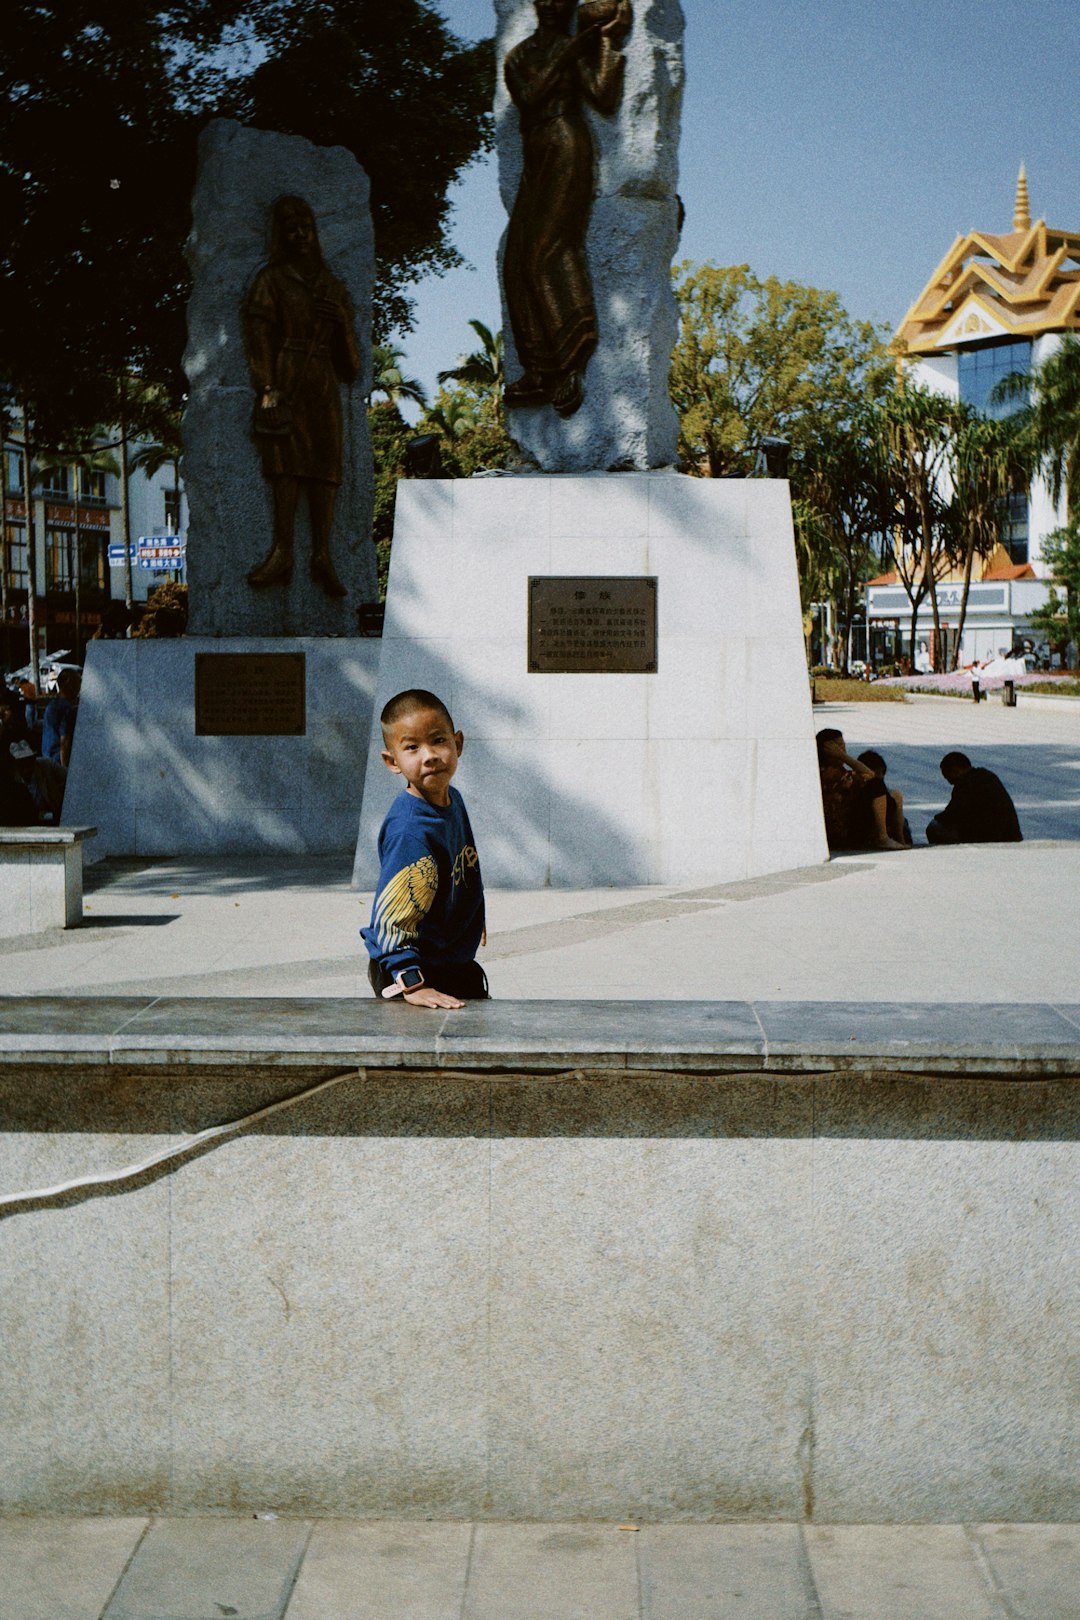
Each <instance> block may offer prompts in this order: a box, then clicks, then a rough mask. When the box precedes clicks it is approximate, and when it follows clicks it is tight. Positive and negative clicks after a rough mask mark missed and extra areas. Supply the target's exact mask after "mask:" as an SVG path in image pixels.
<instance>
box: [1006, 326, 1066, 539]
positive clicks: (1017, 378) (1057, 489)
mask: <svg viewBox="0 0 1080 1620" xmlns="http://www.w3.org/2000/svg"><path fill="white" fill-rule="evenodd" d="M991 397H992V399H993V400H994V402H995V403H1002V404H1005V403H1010V402H1016V403H1018V404H1019V405H1020V409H1019V410H1017V411H1016V412H1015V414H1014V415H1013V416H1011V417H1010V418H1009V420H1010V422H1011V423H1012V425H1013V428H1014V431H1015V433H1016V435H1017V438H1018V440H1019V442H1020V445H1021V447H1022V448H1023V447H1026V449H1027V452H1028V455H1029V457H1030V459H1031V465H1032V471H1036V470H1040V469H1041V470H1042V472H1043V473H1044V474H1045V477H1046V481H1047V484H1048V486H1049V489H1050V498H1051V500H1053V501H1054V502H1055V504H1056V503H1057V502H1058V501H1059V500H1060V499H1061V496H1062V493H1063V492H1065V493H1066V494H1067V502H1068V506H1067V511H1068V517H1069V519H1070V520H1075V519H1076V518H1078V517H1080V337H1077V335H1076V334H1075V333H1073V332H1066V333H1065V334H1064V336H1063V337H1062V339H1061V345H1060V347H1059V348H1058V349H1056V350H1055V351H1054V353H1053V354H1050V355H1048V356H1047V357H1046V359H1045V360H1044V361H1043V362H1042V363H1041V365H1038V366H1036V367H1035V369H1034V370H1033V371H1031V372H1030V373H1025V372H1017V371H1014V372H1013V373H1012V375H1011V376H1008V377H1006V378H1004V380H1003V381H1002V382H1000V383H999V384H998V385H997V387H996V388H995V390H994V393H993V395H992V396H991Z"/></svg>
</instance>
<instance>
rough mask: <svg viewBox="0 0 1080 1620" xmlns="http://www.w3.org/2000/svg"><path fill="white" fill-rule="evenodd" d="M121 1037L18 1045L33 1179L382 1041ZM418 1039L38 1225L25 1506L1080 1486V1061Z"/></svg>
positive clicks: (970, 1515) (9, 1238)
mask: <svg viewBox="0 0 1080 1620" xmlns="http://www.w3.org/2000/svg"><path fill="white" fill-rule="evenodd" d="M175 1010H176V1009H175V1006H174V1009H173V1011H174V1014H175ZM120 1012H121V1009H119V1008H109V1007H107V1006H106V1005H105V1004H104V1003H102V1004H101V1006H100V1012H99V1014H95V1016H99V1017H100V1018H107V1017H110V1016H111V1017H113V1018H114V1020H119V1021H120V1022H121V1023H122V1022H123V1020H120V1019H119V1015H120ZM348 1012H349V1009H345V1010H343V1011H342V1012H341V1013H339V1014H338V1018H339V1020H340V1027H341V1036H342V1042H343V1046H347V1044H348V1035H347V1026H348V1017H347V1016H346V1015H347V1013H348ZM256 1014H257V1008H255V1007H251V1006H249V1007H248V1009H247V1015H246V1016H248V1017H249V1022H250V1023H251V1028H252V1030H254V1029H255V1027H256V1025H255V1023H254V1022H251V1020H252V1019H254V1018H255V1017H256ZM124 1016H125V1017H126V1016H127V1015H126V1014H125V1015H124ZM146 1016H147V1018H148V1020H149V1027H150V1028H151V1029H153V1028H154V1027H155V1022H156V1023H157V1024H158V1025H159V1026H160V1027H161V1028H164V1024H162V1022H161V1020H162V1018H163V1016H164V1013H163V1009H161V1008H148V1009H147V1014H146ZM376 1016H378V1017H380V1018H381V1012H380V1009H378V1008H376V1009H375V1010H374V1012H373V1013H371V1015H370V1017H371V1018H372V1019H374V1018H376ZM192 1017H197V1014H195V1013H193V1014H192ZM283 1017H284V1014H283V1012H282V1010H281V1009H278V1008H276V1006H273V1005H270V1006H268V1007H267V1009H266V1019H267V1020H269V1023H266V1022H265V1021H264V1024H263V1026H261V1028H262V1029H263V1030H268V1029H272V1028H275V1027H278V1026H276V1025H275V1024H274V1019H275V1018H278V1024H279V1025H280V1029H281V1031H282V1039H283V1040H286V1039H290V1038H291V1039H294V1040H295V1039H296V1037H293V1036H290V1035H289V1033H288V1031H289V1030H290V1029H293V1030H295V1029H297V1028H303V1027H304V1026H303V1024H302V1021H301V1023H300V1024H297V1021H296V1018H295V1016H294V1018H293V1021H292V1024H291V1025H290V1024H289V1022H288V1020H286V1021H285V1022H281V1018H283ZM41 1027H42V1029H43V1030H44V1029H45V1025H44V1024H43V1025H42V1026H41ZM413 1038H414V1039H419V1040H420V1041H422V1040H423V1039H424V1031H423V1029H420V1030H419V1031H418V1033H417V1035H416V1036H414V1037H413ZM46 1039H47V1037H46V1036H44V1035H42V1037H41V1038H40V1040H39V1046H40V1044H41V1041H45V1040H46ZM9 1044H10V1043H9ZM92 1045H93V1042H92V1040H90V1038H89V1037H85V1038H84V1050H83V1053H82V1056H81V1057H80V1056H79V1054H78V1052H77V1051H76V1050H74V1049H73V1050H72V1052H71V1053H70V1054H69V1056H68V1057H67V1059H66V1060H64V1061H61V1062H60V1063H59V1064H58V1065H55V1066H52V1067H50V1066H49V1065H42V1063H41V1062H40V1061H29V1062H28V1061H27V1060H26V1059H23V1060H19V1059H18V1058H17V1057H16V1056H15V1055H14V1054H13V1053H12V1052H11V1051H10V1050H9V1051H8V1055H7V1057H6V1059H5V1060H4V1064H3V1068H2V1070H0V1121H2V1134H0V1192H11V1191H15V1190H18V1189H27V1188H32V1187H35V1186H40V1185H43V1184H47V1183H52V1182H56V1181H59V1180H62V1179H64V1178H67V1177H70V1176H73V1175H75V1174H78V1173H83V1172H86V1171H88V1170H90V1169H107V1168H112V1167H117V1166H120V1165H122V1164H126V1163H129V1162H131V1161H133V1160H135V1159H138V1158H139V1157H140V1156H142V1155H146V1154H148V1153H150V1152H152V1151H153V1150H155V1149H159V1148H161V1147H163V1146H165V1145H166V1144H167V1143H168V1142H169V1141H170V1140H173V1141H176V1140H179V1139H180V1138H181V1137H182V1136H183V1135H184V1134H185V1133H188V1132H193V1131H195V1130H197V1129H200V1128H202V1127H204V1126H206V1125H208V1124H210V1123H216V1122H220V1121H224V1120H228V1119H233V1118H236V1117H237V1116H239V1115H242V1114H244V1113H247V1112H249V1111H251V1110H253V1109H255V1108H258V1107H260V1106H262V1105H264V1104H266V1103H267V1102H268V1101H270V1100H271V1099H275V1098H278V1097H281V1096H283V1095H286V1094H288V1093H290V1092H296V1091H300V1090H302V1089H304V1087H305V1086H307V1085H310V1084H312V1083H313V1082H314V1081H316V1080H319V1079H322V1078H326V1077H328V1076H330V1075H333V1074H334V1073H335V1072H341V1069H347V1068H348V1063H347V1062H346V1061H345V1060H344V1058H343V1059H342V1065H341V1068H337V1067H336V1066H335V1064H334V1062H333V1061H332V1059H330V1058H328V1057H327V1056H326V1055H325V1054H324V1055H323V1056H322V1057H321V1058H320V1059H318V1060H317V1061H316V1060H315V1059H312V1060H311V1062H310V1064H309V1066H308V1068H307V1069H306V1070H305V1071H303V1072H301V1071H300V1070H299V1069H297V1068H295V1067H293V1068H290V1069H288V1070H283V1069H281V1068H280V1067H277V1066H275V1065H274V1064H273V1063H272V1062H270V1061H268V1060H265V1059H264V1060H262V1061H260V1062H259V1063H257V1064H252V1065H251V1066H249V1067H247V1068H245V1067H243V1066H242V1065H241V1064H240V1063H239V1061H238V1060H235V1059H234V1060H233V1061H230V1062H228V1063H226V1062H225V1060H224V1059H222V1058H219V1059H217V1060H213V1059H210V1060H209V1061H208V1054H207V1052H206V1051H203V1052H202V1054H201V1057H200V1056H198V1055H197V1058H196V1061H193V1062H192V1061H180V1060H179V1058H178V1059H177V1060H176V1061H174V1062H172V1063H170V1064H161V1063H156V1064H150V1065H149V1066H148V1065H147V1062H146V1061H145V1060H144V1062H143V1064H142V1066H140V1065H139V1064H138V1062H137V1061H134V1060H132V1061H128V1062H126V1063H116V1064H113V1065H111V1066H110V1065H109V1064H107V1063H102V1062H100V1061H99V1060H98V1059H97V1058H93V1057H92V1056H91V1053H90V1047H92ZM42 1056H43V1053H42V1052H41V1051H39V1053H38V1058H39V1059H40V1058H41V1057H42ZM215 1061H216V1066H215ZM291 1061H293V1062H295V1061H296V1060H295V1058H294V1059H293V1060H291ZM393 1061H394V1062H396V1063H398V1064H399V1065H403V1066H400V1067H397V1068H396V1069H393V1070H389V1071H387V1070H383V1069H380V1068H369V1069H367V1070H366V1071H363V1072H361V1074H359V1075H355V1074H354V1076H353V1078H351V1079H349V1080H346V1081H344V1082H343V1083H342V1084H340V1085H337V1086H334V1087H332V1088H330V1089H329V1090H326V1091H324V1092H322V1093H321V1094H320V1095H319V1096H317V1097H314V1098H312V1099H310V1100H308V1101H306V1102H302V1103H300V1104H298V1105H297V1106H295V1107H293V1108H291V1109H288V1110H286V1111H283V1112H280V1113H278V1114H275V1115H274V1116H273V1117H272V1118H270V1119H267V1120H265V1121H264V1122H263V1123H261V1124H259V1125H257V1126H256V1127H255V1128H253V1129H252V1130H250V1131H249V1132H247V1133H246V1134H243V1135H241V1136H239V1137H237V1138H234V1139H230V1140H228V1141H226V1142H224V1143H221V1144H218V1145H216V1146H214V1147H213V1148H211V1149H209V1150H205V1151H203V1152H202V1153H201V1155H200V1154H194V1155H190V1156H189V1157H188V1158H187V1159H186V1160H184V1161H183V1162H182V1163H180V1164H179V1165H176V1166H173V1167H171V1168H169V1169H160V1170H157V1171H152V1172H149V1173H147V1174H145V1175H144V1176H143V1177H141V1178H139V1179H138V1180H137V1181H136V1182H135V1183H134V1184H129V1185H125V1186H122V1187H116V1188H113V1189H111V1190H109V1191H108V1192H106V1193H104V1194H97V1195H91V1196H86V1195H82V1196H71V1197H68V1198H67V1199H62V1200H61V1201H60V1202H59V1203H46V1204H39V1205H36V1206H35V1205H24V1206H20V1207H19V1208H17V1209H15V1210H14V1211H4V1212H3V1213H4V1214H5V1216H6V1218H5V1219H3V1220H2V1221H0V1276H2V1277H3V1279H4V1283H3V1289H2V1293H0V1342H2V1343H3V1345H4V1356H3V1358H2V1359H0V1428H2V1451H3V1456H4V1466H3V1469H2V1470H0V1511H3V1512H8V1513H11V1512H39V1513H40V1512H52V1513H75V1512H78V1513H129V1512H130V1513H147V1512H168V1513H174V1514H175V1513H197V1512H198V1513H212V1512H219V1511H221V1512H224V1511H228V1512H232V1513H238V1512H245V1511H249V1510H252V1511H253V1510H256V1509H274V1510H276V1511H278V1512H281V1513H297V1514H301V1513H302V1514H325V1515H337V1514H341V1515H348V1516H362V1515H368V1514H370V1515H392V1516H395V1517H404V1516H410V1515H415V1516H417V1517H434V1518H476V1517H492V1518H495V1519H515V1518H517V1519H547V1520H558V1519H600V1520H612V1519H614V1520H624V1519H625V1520H707V1519H747V1520H762V1519H778V1520H802V1519H807V1520H812V1519H820V1520H821V1521H825V1522H829V1521H833V1522H836V1521H851V1522H856V1521H871V1522H881V1521H924V1520H925V1521H945V1522H953V1521H959V1520H981V1521H1001V1520H1058V1521H1061V1520H1071V1519H1075V1518H1076V1517H1077V1516H1078V1513H1080V1489H1078V1483H1077V1482H1078V1480H1080V1466H1078V1465H1080V1440H1078V1434H1077V1425H1076V1371H1077V1367H1076V1354H1075V1346H1076V1341H1077V1325H1078V1315H1080V1282H1078V1274H1077V1269H1076V1266H1075V1263H1074V1262H1075V1232H1076V1229H1077V1215H1078V1208H1077V1202H1078V1195H1077V1185H1078V1178H1077V1168H1078V1157H1080V1150H1078V1146H1077V1136H1078V1131H1077V1127H1078V1124H1080V1107H1078V1104H1080V1080H1078V1078H1077V1073H1076V1071H1075V1070H1074V1072H1073V1073H1072V1075H1071V1076H1062V1075H1058V1076H1056V1077H1055V1078H1046V1079H1033V1078H1030V1077H1027V1078H1025V1077H1023V1076H1022V1075H1021V1073H1020V1072H1019V1071H1018V1072H1017V1073H1016V1074H1015V1076H1014V1077H1013V1078H1011V1079H1010V1078H1005V1077H1002V1076H1001V1075H997V1076H994V1077H987V1076H980V1075H978V1074H976V1073H971V1074H967V1075H964V1074H954V1075H952V1076H949V1077H934V1076H930V1075H926V1074H906V1073H905V1072H904V1071H903V1069H902V1067H901V1066H897V1065H892V1066H884V1067H883V1068H882V1069H880V1070H879V1071H878V1072H861V1073H857V1074H853V1075H845V1074H843V1073H839V1072H833V1073H827V1074H820V1073H819V1074H814V1073H812V1072H808V1070H804V1072H801V1073H799V1072H790V1073H787V1074H784V1075H780V1074H775V1073H773V1074H764V1073H761V1072H753V1070H752V1068H751V1069H749V1070H748V1071H747V1072H738V1071H735V1070H733V1071H732V1072H729V1073H711V1074H710V1073H705V1072H702V1073H695V1074H685V1073H676V1072H661V1071H659V1070H652V1071H650V1070H646V1069H642V1070H640V1071H638V1072H635V1073H632V1074H630V1073H626V1072H622V1073H617V1072H613V1071H612V1070H610V1069H602V1068H600V1069H597V1068H591V1069H590V1068H585V1069H580V1070H577V1069H575V1068H574V1067H573V1063H574V1059H573V1057H572V1055H571V1056H568V1058H567V1060H566V1061H567V1067H566V1068H565V1069H564V1070H562V1071H551V1072H534V1073H529V1072H521V1073H500V1072H488V1073H484V1072H478V1071H472V1070H470V1069H469V1068H467V1067H466V1068H463V1069H462V1070H460V1071H446V1070H442V1071H439V1070H437V1069H435V1068H430V1067H429V1068H424V1067H422V1066H414V1067H410V1066H409V1065H408V1059H407V1057H405V1056H404V1055H403V1054H402V1053H401V1052H399V1053H398V1055H397V1057H396V1058H395V1059H394V1060H393ZM204 1065H206V1066H204ZM543 1067H544V1068H545V1069H547V1068H548V1065H547V1064H545V1065H544V1066H543Z"/></svg>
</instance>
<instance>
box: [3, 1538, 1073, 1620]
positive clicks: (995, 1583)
mask: <svg viewBox="0 0 1080 1620" xmlns="http://www.w3.org/2000/svg"><path fill="white" fill-rule="evenodd" d="M0 1572H2V1578H0V1620H222V1617H223V1616H233V1617H235V1620H1078V1617H1080V1526H1076V1525H1068V1526H1063V1525H1031V1524H1025V1525H889V1526H878V1525H814V1526H805V1527H802V1526H797V1525H788V1524H739V1525H731V1524H726V1525H708V1524H706V1525H682V1524H667V1525H643V1526H640V1527H637V1526H625V1525H624V1526H615V1525H597V1524H559V1525H556V1524H509V1525H508V1524H442V1523H429V1522H424V1521H420V1522H417V1521H407V1522H401V1521H396V1522H386V1521H378V1522H368V1521H362V1522H354V1521H348V1522H345V1521H340V1520H333V1521H317V1522H313V1523H312V1522H308V1523H305V1522H299V1521H296V1520H284V1519H273V1518H272V1517H271V1518H268V1519H257V1518H247V1519H183V1520H177V1519H172V1520H156V1521H150V1520H144V1519H70V1520H65V1519H7V1520H3V1519H0Z"/></svg>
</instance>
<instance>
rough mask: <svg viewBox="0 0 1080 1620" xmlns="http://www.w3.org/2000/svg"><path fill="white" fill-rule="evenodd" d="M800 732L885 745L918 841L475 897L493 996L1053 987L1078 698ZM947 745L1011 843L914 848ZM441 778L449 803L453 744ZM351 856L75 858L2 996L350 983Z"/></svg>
mask: <svg viewBox="0 0 1080 1620" xmlns="http://www.w3.org/2000/svg"><path fill="white" fill-rule="evenodd" d="M815 725H816V726H818V727H821V726H825V725H834V726H838V727H840V728H842V729H844V730H845V733H846V737H847V742H848V746H849V748H851V749H852V750H861V749H863V748H867V747H871V746H874V747H877V748H879V749H880V750H881V751H882V752H883V753H884V755H885V757H886V759H887V760H888V764H889V780H890V782H891V783H893V784H894V785H896V786H898V787H900V788H901V790H902V791H903V792H904V795H905V807H906V809H907V812H908V815H909V819H910V822H911V826H912V830H913V832H914V835H915V838H916V841H917V845H918V846H919V847H916V848H915V849H914V850H910V851H907V852H904V853H902V854H895V853H894V854H887V853H882V854H877V853H871V854H858V855H845V856H842V857H840V858H837V859H834V860H833V861H831V862H829V863H827V864H824V865H821V866H815V867H810V868H805V869H803V870H800V871H796V872H787V873H782V874H780V875H778V876H775V877H768V878H759V879H752V880H749V881H745V882H740V883H728V884H722V885H715V886H708V885H703V886H702V887H700V888H691V889H636V890H635V889H600V890H591V891H580V890H559V889H543V890H538V891H514V890H496V891H494V892H489V895H488V936H489V939H488V946H487V949H486V951H485V952H484V954H483V960H484V964H485V966H486V968H487V971H488V975H489V978H490V980H491V986H492V992H493V994H494V995H496V996H497V997H498V998H499V999H500V1000H502V999H529V1000H536V999H539V1000H561V999H575V1000H576V999H581V998H585V999H588V1000H598V999H600V1000H606V999H612V1000H630V999H639V998H641V999H648V1000H677V1001H680V1000H721V1001H737V1000H746V1001H761V1000H780V1001H804V1000H814V1001H875V1000H883V999H886V1000H899V1001H947V1002H993V1001H998V1000H1003V1001H1013V1002H1017V1001H1031V1002H1041V1001H1048V1002H1049V1001H1065V1002H1072V1001H1074V1000H1075V995H1076V983H1077V973H1076V903H1077V896H1078V895H1080V701H1075V702H1072V701H1068V700H1062V699H1045V700H1043V701H1042V702H1040V701H1039V700H1037V699H1030V698H1025V697H1024V696H1023V695H1022V696H1021V699H1020V704H1019V705H1018V706H1017V708H1015V709H1006V708H1005V707H1004V706H1003V705H1002V704H1001V703H1000V702H997V701H990V702H987V703H981V704H978V705H976V704H973V703H971V702H963V701H960V700H958V699H944V698H930V699H924V700H915V701H909V702H908V703H905V704H893V703H875V704H852V705H826V706H823V707H819V708H818V709H817V710H816V711H815ZM950 748H961V749H964V750H966V751H967V752H968V753H969V754H970V755H971V757H972V759H973V760H974V761H975V762H976V763H978V764H986V765H989V766H990V768H991V769H993V770H996V771H998V772H999V774H1000V775H1001V777H1002V779H1003V780H1004V782H1005V783H1006V785H1007V786H1008V787H1009V789H1010V790H1011V792H1012V794H1013V797H1014V799H1015V801H1016V804H1017V808H1018V810H1019V814H1020V821H1021V825H1022V827H1023V830H1024V835H1025V842H1024V843H1022V844H999V845H990V846H988V845H983V846H972V845H969V846H966V847H954V848H941V847H939V848H934V849H931V848H929V847H928V846H927V845H926V844H925V842H924V829H925V826H926V822H927V821H928V820H929V818H930V816H931V815H932V814H933V812H934V810H935V809H938V808H940V806H941V805H942V804H944V803H945V801H946V799H947V797H948V789H947V786H946V784H945V782H944V781H943V780H942V778H941V776H940V775H939V774H938V761H939V760H940V758H941V756H942V754H943V753H945V752H946V751H947V750H949V749H950ZM687 768H688V771H689V770H690V769H691V765H690V762H689V761H688V766H687ZM459 780H460V783H461V787H462V791H463V793H464V794H465V795H466V800H467V799H468V793H469V777H468V753H467V752H466V755H465V758H464V760H463V762H462V768H461V772H460V776H459ZM687 791H688V792H691V791H692V782H691V781H689V780H688V784H687ZM512 808H513V807H512V806H508V807H507V813H508V814H512ZM717 831H718V836H722V835H723V829H722V828H718V829H717ZM480 854H481V860H482V859H483V850H481V852H480ZM350 869H351V863H350V861H349V860H348V859H347V858H345V859H318V860H314V859H307V860H304V859H296V860H290V859H288V858H274V857H260V858H258V859H234V860H230V859H217V860H208V859H191V860H185V859H179V860H170V861H165V860H161V861H156V860H150V859H143V860H133V861H110V862H103V863H101V864H100V865H97V866H93V867H90V868H89V869H88V870H87V875H86V901H85V918H84V924H83V926H82V927H81V928H78V929H73V930H69V931H68V932H66V933H52V934H42V935H38V936H36V937H29V936H23V937H20V938H14V939H8V940H2V941H0V974H2V976H3V977H2V982H3V985H4V989H5V991H6V993H8V994H10V995H54V994H61V995H64V994H66V995H102V996H105V995H140V996H141V995H146V994H149V995H161V996H198V997H205V996H290V995H292V996H296V995H299V996H333V997H345V998H347V997H353V996H356V995H363V996H366V995H367V994H368V993H369V992H368V988H367V983H366V980H365V979H364V978H363V962H362V958H361V947H360V942H359V939H358V930H359V928H360V927H361V926H362V924H364V923H366V922H367V920H368V917H369V914H370V908H371V896H370V894H357V893H355V892H354V891H353V890H352V889H351V888H350V886H349V878H350Z"/></svg>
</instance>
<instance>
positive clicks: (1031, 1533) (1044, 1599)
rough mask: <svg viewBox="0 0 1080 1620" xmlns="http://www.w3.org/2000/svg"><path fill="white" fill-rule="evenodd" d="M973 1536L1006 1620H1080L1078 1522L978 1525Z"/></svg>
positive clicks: (1079, 1531)
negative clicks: (1004, 1602)
mask: <svg viewBox="0 0 1080 1620" xmlns="http://www.w3.org/2000/svg"><path fill="white" fill-rule="evenodd" d="M974 1539H975V1541H976V1544H977V1545H978V1546H979V1548H980V1549H981V1550H982V1552H983V1553H985V1555H986V1560H987V1564H988V1566H989V1569H990V1572H991V1574H992V1578H993V1580H994V1581H995V1582H996V1584H997V1586H998V1587H999V1589H1000V1590H1002V1591H1003V1592H1004V1593H1005V1594H1006V1596H1007V1599H1008V1602H1009V1604H1010V1606H1011V1607H1010V1620H1012V1617H1013V1616H1015V1620H1051V1617H1052V1620H1080V1524H983V1525H978V1526H975V1527H974Z"/></svg>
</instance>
